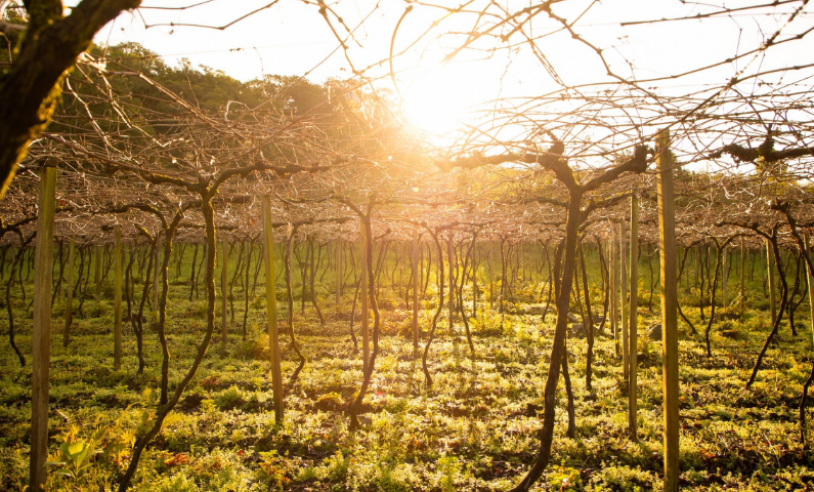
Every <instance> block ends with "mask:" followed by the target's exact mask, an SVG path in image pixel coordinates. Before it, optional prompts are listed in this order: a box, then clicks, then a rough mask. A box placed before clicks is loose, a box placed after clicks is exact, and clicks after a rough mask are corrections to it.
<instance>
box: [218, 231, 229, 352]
mask: <svg viewBox="0 0 814 492" xmlns="http://www.w3.org/2000/svg"><path fill="white" fill-rule="evenodd" d="M222 244H223V246H222V249H223V251H222V252H221V267H220V302H221V313H220V314H221V317H220V342H221V343H226V330H227V329H228V328H229V320H228V318H227V317H226V311H227V307H228V306H229V240H228V239H226V238H223V243H222Z"/></svg>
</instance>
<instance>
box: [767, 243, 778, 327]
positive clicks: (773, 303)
mask: <svg viewBox="0 0 814 492" xmlns="http://www.w3.org/2000/svg"><path fill="white" fill-rule="evenodd" d="M766 258H767V259H768V262H767V265H766V268H767V272H766V275H768V276H769V304H770V305H771V307H772V324H774V321H775V320H776V319H777V298H776V297H775V293H774V292H775V290H776V287H775V285H774V269H775V265H774V255H773V254H772V245H771V244H770V243H769V241H766Z"/></svg>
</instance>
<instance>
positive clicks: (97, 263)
mask: <svg viewBox="0 0 814 492" xmlns="http://www.w3.org/2000/svg"><path fill="white" fill-rule="evenodd" d="M93 252H94V256H95V257H96V258H95V260H94V265H93V269H94V273H93V276H94V281H95V283H96V300H97V301H100V300H102V247H101V246H99V245H98V244H97V245H96V246H94V247H93Z"/></svg>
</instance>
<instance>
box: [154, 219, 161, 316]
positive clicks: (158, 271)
mask: <svg viewBox="0 0 814 492" xmlns="http://www.w3.org/2000/svg"><path fill="white" fill-rule="evenodd" d="M160 236H161V232H158V233H157V234H156V236H155V243H156V248H155V261H154V262H153V264H154V265H155V271H154V272H153V324H154V325H158V315H159V312H158V279H159V278H160V277H161V261H159V260H160V259H161V250H162V249H163V248H160V247H158V245H159V244H160V243H159V241H158V238H159V237H160Z"/></svg>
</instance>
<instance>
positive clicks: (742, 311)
mask: <svg viewBox="0 0 814 492" xmlns="http://www.w3.org/2000/svg"><path fill="white" fill-rule="evenodd" d="M745 244H746V240H745V239H742V240H741V299H740V314H741V321H742V320H743V315H744V314H745V313H746V290H745V289H744V279H745V276H744V275H745V273H744V272H745V270H746V246H745ZM811 319H812V320H814V318H811Z"/></svg>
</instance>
